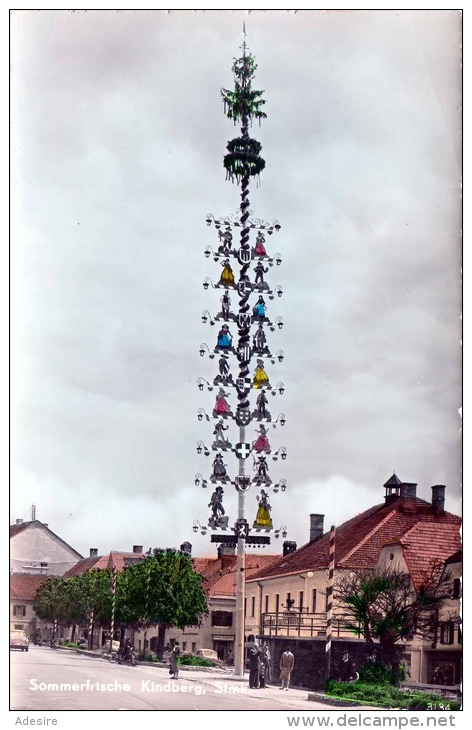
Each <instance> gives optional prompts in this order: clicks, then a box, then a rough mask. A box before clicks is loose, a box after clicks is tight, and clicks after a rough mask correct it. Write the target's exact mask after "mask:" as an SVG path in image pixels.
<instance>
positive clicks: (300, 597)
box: [298, 591, 303, 613]
mask: <svg viewBox="0 0 472 730" xmlns="http://www.w3.org/2000/svg"><path fill="white" fill-rule="evenodd" d="M298 610H299V611H300V613H301V612H302V611H303V591H298Z"/></svg>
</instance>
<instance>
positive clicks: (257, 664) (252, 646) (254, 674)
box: [246, 634, 261, 689]
mask: <svg viewBox="0 0 472 730" xmlns="http://www.w3.org/2000/svg"><path fill="white" fill-rule="evenodd" d="M246 648H247V656H248V659H249V688H250V689H259V683H260V672H261V650H260V649H259V647H258V645H257V644H256V642H255V640H254V636H253V635H252V634H251V636H249V639H248V642H247V644H246Z"/></svg>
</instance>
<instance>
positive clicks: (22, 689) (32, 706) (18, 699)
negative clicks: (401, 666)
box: [10, 646, 330, 712]
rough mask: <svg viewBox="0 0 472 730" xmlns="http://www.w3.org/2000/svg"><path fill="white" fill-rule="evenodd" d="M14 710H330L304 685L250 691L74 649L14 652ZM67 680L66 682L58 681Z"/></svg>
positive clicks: (212, 677)
mask: <svg viewBox="0 0 472 730" xmlns="http://www.w3.org/2000/svg"><path fill="white" fill-rule="evenodd" d="M10 660H11V685H10V686H11V690H10V693H11V709H12V710H34V711H47V710H282V711H286V712H287V711H291V712H296V711H297V710H305V711H313V710H329V709H330V708H328V707H327V706H326V705H323V704H320V703H317V702H309V701H308V700H307V696H308V692H307V691H306V690H298V689H290V690H289V691H288V692H286V691H280V690H279V688H278V687H269V688H267V689H260V690H252V689H251V690H250V689H249V687H248V685H247V680H246V681H245V682H242V681H238V680H235V679H232V678H231V676H230V675H228V674H226V675H225V674H224V673H223V672H221V673H220V672H218V673H209V672H202V671H198V670H197V671H193V670H191V671H188V670H187V671H186V670H181V672H180V676H179V679H178V680H173V679H171V678H170V677H169V672H168V670H167V669H164V668H160V667H149V666H143V665H140V666H137V667H132V666H129V665H119V664H110V663H109V662H108V661H106V660H104V659H102V658H94V657H90V656H84V655H83V654H82V655H81V654H77V653H75V652H72V651H64V650H61V649H57V650H56V651H54V650H52V649H50V648H49V647H39V646H30V649H29V651H28V652H19V651H10ZM61 684H62V685H63V686H62V687H61V686H60V685H61Z"/></svg>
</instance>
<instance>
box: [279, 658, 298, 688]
mask: <svg viewBox="0 0 472 730" xmlns="http://www.w3.org/2000/svg"><path fill="white" fill-rule="evenodd" d="M294 663H295V657H294V656H293V654H292V652H291V651H290V649H287V650H286V651H284V653H283V654H282V656H281V657H280V688H279V689H286V690H287V692H288V688H289V685H290V677H291V674H292V671H293V665H294Z"/></svg>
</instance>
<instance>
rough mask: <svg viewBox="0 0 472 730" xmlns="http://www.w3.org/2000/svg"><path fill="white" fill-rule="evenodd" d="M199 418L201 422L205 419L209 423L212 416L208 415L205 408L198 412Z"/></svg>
mask: <svg viewBox="0 0 472 730" xmlns="http://www.w3.org/2000/svg"><path fill="white" fill-rule="evenodd" d="M197 418H198V420H199V421H203V419H204V418H205V420H207V421H209V420H210V416H209V415H208V413H207V412H206V411H205V409H204V408H199V409H198V411H197Z"/></svg>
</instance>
